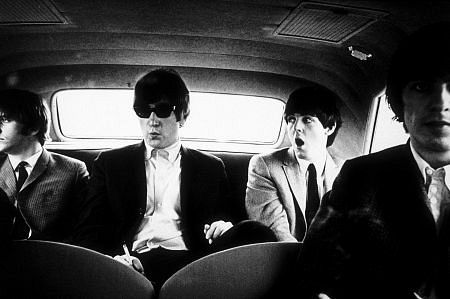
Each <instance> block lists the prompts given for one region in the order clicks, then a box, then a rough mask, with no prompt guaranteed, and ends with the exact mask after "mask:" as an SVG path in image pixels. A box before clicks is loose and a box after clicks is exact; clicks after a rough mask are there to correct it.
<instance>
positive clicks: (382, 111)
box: [370, 96, 409, 153]
mask: <svg viewBox="0 0 450 299" xmlns="http://www.w3.org/2000/svg"><path fill="white" fill-rule="evenodd" d="M375 101H377V102H376V104H375V106H374V108H375V111H374V113H375V123H374V130H373V137H372V143H371V148H370V152H372V153H373V152H378V151H380V150H383V149H385V148H388V147H392V146H395V145H399V144H404V143H406V141H407V140H408V137H409V135H408V134H407V133H406V132H405V129H404V128H403V124H402V123H400V122H398V121H396V120H394V112H392V110H391V109H390V108H389V105H388V103H387V101H386V97H385V96H381V97H379V98H377V99H376V100H375Z"/></svg>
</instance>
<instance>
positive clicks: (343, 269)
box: [299, 23, 450, 299]
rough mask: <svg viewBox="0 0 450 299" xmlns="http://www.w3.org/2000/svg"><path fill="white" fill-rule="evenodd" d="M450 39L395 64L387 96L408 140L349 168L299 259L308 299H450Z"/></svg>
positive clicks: (409, 43)
mask: <svg viewBox="0 0 450 299" xmlns="http://www.w3.org/2000/svg"><path fill="white" fill-rule="evenodd" d="M449 32H450V25H449V23H446V24H437V25H434V26H430V27H425V28H423V29H422V30H419V31H418V32H417V33H415V34H413V35H412V36H410V37H409V38H408V39H407V40H406V41H404V43H403V44H402V45H401V46H400V47H399V49H398V50H397V52H396V53H395V55H394V56H393V60H392V64H391V66H390V70H389V74H388V80H387V91H386V95H387V99H388V102H389V104H390V107H391V108H392V109H393V111H394V113H395V115H396V117H397V119H398V120H399V121H400V122H403V125H404V127H405V129H406V131H407V132H408V133H409V134H410V139H409V141H408V143H407V144H406V145H401V146H397V147H394V148H390V149H387V150H384V151H381V152H378V153H374V154H371V155H368V156H364V157H359V158H356V159H353V160H350V161H348V162H346V163H345V164H344V165H343V167H342V170H341V172H340V174H339V175H338V177H337V178H336V181H335V183H334V185H333V188H332V191H331V192H330V193H329V194H327V196H326V199H324V201H323V205H322V206H321V208H320V210H319V213H318V214H317V216H316V219H315V220H314V222H313V224H312V226H311V229H310V231H309V234H308V236H307V237H306V240H305V243H304V248H303V252H302V253H301V254H300V261H299V271H300V276H301V280H302V282H301V283H300V284H301V286H302V290H301V292H305V293H306V294H307V295H308V296H307V295H306V294H302V295H303V296H304V297H302V298H310V297H309V296H311V295H313V294H318V293H322V295H321V297H320V298H326V297H325V295H324V294H326V295H328V296H329V297H331V298H338V299H339V298H411V299H412V298H441V299H444V298H450V293H449V286H450V284H449V281H450V276H449V260H450V259H449V243H450V231H449V229H450V227H449V224H450V223H449V216H450V196H449V189H448V188H449V182H450V173H449V172H450V80H449V79H450V59H449V55H448V53H449V51H450V33H449ZM314 298H315V297H314Z"/></svg>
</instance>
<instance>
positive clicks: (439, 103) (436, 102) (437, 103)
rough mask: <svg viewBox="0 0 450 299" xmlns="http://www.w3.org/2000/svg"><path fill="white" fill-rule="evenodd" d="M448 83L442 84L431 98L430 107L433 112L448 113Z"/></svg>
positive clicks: (449, 86) (449, 107) (449, 91)
mask: <svg viewBox="0 0 450 299" xmlns="http://www.w3.org/2000/svg"><path fill="white" fill-rule="evenodd" d="M449 89H450V83H443V84H441V85H440V88H439V89H438V91H437V92H436V94H435V95H434V96H433V102H432V107H433V108H434V110H439V111H450V90H449Z"/></svg>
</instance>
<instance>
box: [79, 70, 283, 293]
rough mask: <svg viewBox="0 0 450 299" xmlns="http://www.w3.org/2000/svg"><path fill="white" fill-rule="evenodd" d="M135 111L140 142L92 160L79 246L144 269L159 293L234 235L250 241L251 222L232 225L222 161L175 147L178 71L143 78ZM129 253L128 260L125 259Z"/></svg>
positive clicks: (182, 112)
mask: <svg viewBox="0 0 450 299" xmlns="http://www.w3.org/2000/svg"><path fill="white" fill-rule="evenodd" d="M133 108H134V111H135V113H136V115H137V116H138V118H139V123H140V127H141V131H142V134H143V137H144V138H143V139H144V140H143V142H141V143H139V144H135V145H131V146H127V147H124V148H119V149H114V150H109V151H106V152H103V153H101V154H100V155H99V156H98V157H97V159H96V160H95V162H94V165H93V171H92V176H91V180H90V187H89V195H88V206H87V207H86V213H85V215H86V217H85V219H84V221H83V223H82V225H80V230H79V231H80V234H79V236H80V237H79V241H80V242H79V244H80V245H83V246H87V247H91V248H93V249H97V250H99V251H101V252H104V253H106V254H110V255H116V257H115V258H116V259H117V260H119V261H121V262H122V263H124V264H127V265H129V266H132V267H133V268H135V269H137V270H139V271H141V272H144V270H145V275H146V276H147V277H148V278H149V279H150V280H151V281H152V282H153V283H154V285H155V288H156V289H158V288H159V287H161V285H162V284H163V282H164V281H165V280H166V279H167V278H168V277H169V276H170V275H171V274H173V273H174V272H175V271H177V270H178V269H180V268H181V267H183V266H184V265H186V264H187V263H189V262H190V261H192V260H193V259H195V258H197V257H199V256H202V255H204V254H206V253H208V252H212V251H214V250H217V249H221V248H224V246H225V247H226V246H228V245H236V243H233V242H235V240H237V239H236V238H234V237H232V235H233V234H234V233H233V232H236V234H235V235H239V234H240V232H244V231H246V232H247V233H246V235H247V236H252V237H255V236H256V235H258V234H257V233H255V234H253V233H250V232H249V230H246V229H243V227H247V228H250V227H251V228H250V231H252V230H253V228H255V226H254V225H256V226H257V224H252V223H250V222H247V223H245V224H243V225H238V226H235V227H233V224H232V223H231V222H230V220H232V218H233V217H232V215H231V214H232V213H230V211H228V207H227V205H228V203H229V190H228V181H227V177H226V173H225V168H224V164H223V162H222V161H221V160H220V159H218V158H216V157H214V156H212V155H209V154H206V153H202V152H200V151H197V150H193V149H189V148H187V147H185V146H183V145H181V142H180V137H179V130H180V128H181V127H182V126H183V125H184V123H185V121H186V118H187V116H188V115H189V92H188V89H187V87H186V85H185V83H184V82H183V80H182V79H181V77H180V76H179V74H178V73H176V72H175V71H173V70H167V69H157V70H154V71H152V72H150V73H148V74H146V75H145V76H143V77H142V78H141V79H140V80H139V81H138V82H137V83H136V86H135V97H134V107H133ZM232 227H233V228H232ZM238 227H239V229H238ZM261 229H262V230H263V231H266V232H267V231H268V232H270V233H271V231H270V230H269V229H268V228H266V227H263V226H262V225H261ZM257 230H258V228H256V231H257ZM256 231H255V232H256ZM238 232H239V233H238ZM269 236H270V237H271V238H272V239H270V238H269V239H267V240H274V236H273V235H272V234H269ZM258 240H265V239H264V238H263V239H253V241H258ZM243 241H244V242H247V243H250V242H252V239H251V238H249V239H248V240H243ZM238 242H240V241H238ZM128 248H129V249H130V251H131V252H132V255H133V257H130V256H128V255H126V254H125V255H124V254H123V253H124V251H125V252H126V251H127V250H128Z"/></svg>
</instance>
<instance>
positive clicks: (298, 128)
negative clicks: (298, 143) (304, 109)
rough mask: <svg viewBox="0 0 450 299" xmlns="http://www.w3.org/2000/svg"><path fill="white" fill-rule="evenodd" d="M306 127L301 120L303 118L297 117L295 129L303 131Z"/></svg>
mask: <svg viewBox="0 0 450 299" xmlns="http://www.w3.org/2000/svg"><path fill="white" fill-rule="evenodd" d="M304 128H305V124H304V123H303V122H302V121H301V119H297V120H296V121H295V130H296V131H303V129H304Z"/></svg>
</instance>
